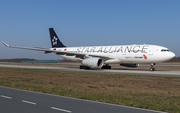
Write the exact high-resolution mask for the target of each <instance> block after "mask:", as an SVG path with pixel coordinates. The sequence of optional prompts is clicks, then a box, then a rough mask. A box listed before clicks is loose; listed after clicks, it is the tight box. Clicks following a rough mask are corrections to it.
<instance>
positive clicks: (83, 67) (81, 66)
mask: <svg viewBox="0 0 180 113" xmlns="http://www.w3.org/2000/svg"><path fill="white" fill-rule="evenodd" d="M79 68H80V69H90V67H87V66H83V65H80V67H79Z"/></svg>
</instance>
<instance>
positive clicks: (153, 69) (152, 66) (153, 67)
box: [149, 63, 156, 71]
mask: <svg viewBox="0 0 180 113" xmlns="http://www.w3.org/2000/svg"><path fill="white" fill-rule="evenodd" d="M155 65H156V64H155V63H152V64H151V68H150V69H149V70H150V71H155Z"/></svg>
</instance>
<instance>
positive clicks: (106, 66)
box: [101, 64, 111, 69]
mask: <svg viewBox="0 0 180 113" xmlns="http://www.w3.org/2000/svg"><path fill="white" fill-rule="evenodd" d="M101 69H111V66H110V65H109V64H106V65H104V66H102V67H101Z"/></svg>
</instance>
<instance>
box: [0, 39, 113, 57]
mask: <svg viewBox="0 0 180 113" xmlns="http://www.w3.org/2000/svg"><path fill="white" fill-rule="evenodd" d="M2 43H3V44H4V45H5V46H6V47H10V48H19V49H28V50H36V51H45V53H52V52H54V53H56V54H57V55H67V56H76V57H77V58H81V59H84V58H88V57H100V58H102V59H104V60H108V59H114V57H111V56H103V55H96V54H88V53H77V52H69V51H58V50H56V49H54V50H53V49H46V48H39V47H32V48H30V47H16V46H10V45H8V44H6V43H5V42H2Z"/></svg>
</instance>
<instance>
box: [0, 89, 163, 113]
mask: <svg viewBox="0 0 180 113" xmlns="http://www.w3.org/2000/svg"><path fill="white" fill-rule="evenodd" d="M0 112H1V113H165V112H161V111H154V110H148V109H141V108H135V107H128V106H121V105H115V104H108V103H102V102H96V101H89V100H83V99H76V98H70V97H63V96H57V95H51V94H44V93H37V92H32V91H26V90H20V89H14V88H7V87H2V86H0Z"/></svg>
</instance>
